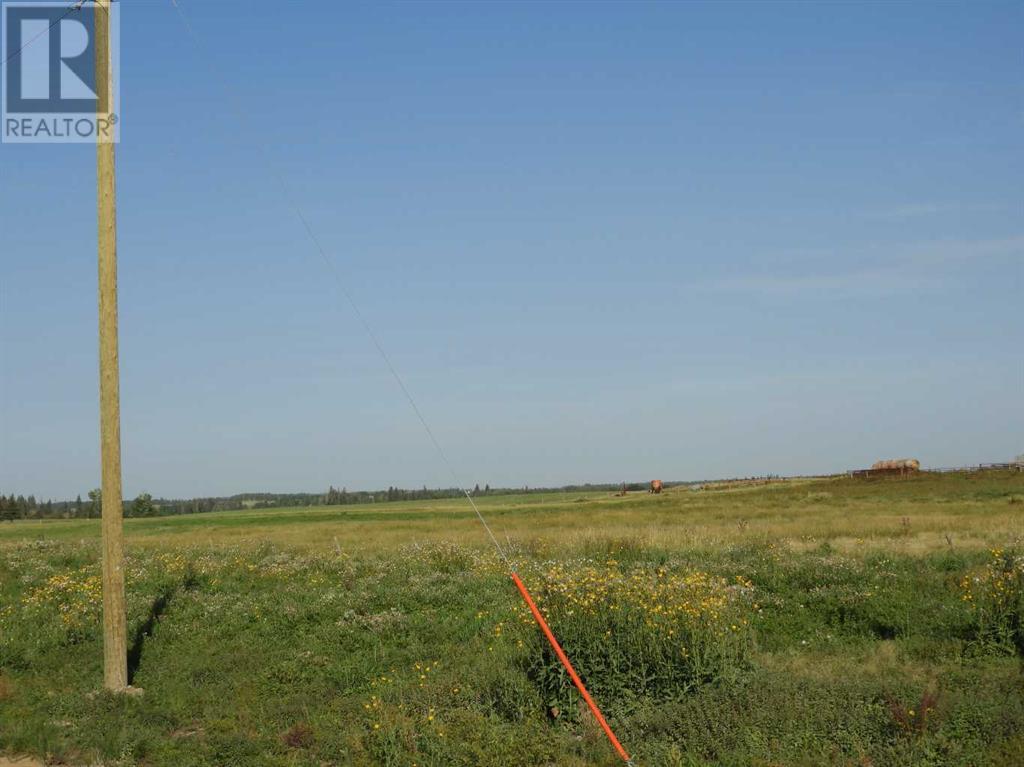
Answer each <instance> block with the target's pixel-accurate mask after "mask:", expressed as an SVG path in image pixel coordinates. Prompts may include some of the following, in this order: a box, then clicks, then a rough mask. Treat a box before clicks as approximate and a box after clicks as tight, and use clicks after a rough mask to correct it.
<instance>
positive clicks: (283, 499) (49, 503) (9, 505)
mask: <svg viewBox="0 0 1024 767" xmlns="http://www.w3.org/2000/svg"><path fill="white" fill-rule="evenodd" d="M642 486H643V485H642V484H640V483H631V484H630V485H629V487H630V489H639V488H641V487H642ZM621 487H622V484H621V483H608V484H584V485H564V486H562V487H537V488H531V487H528V486H524V487H515V488H512V487H502V488H492V487H491V486H490V485H489V484H485V485H484V486H483V487H482V488H481V487H480V485H479V484H478V485H475V486H474V487H473V489H472V490H470V491H469V494H470V495H471V496H473V497H481V496H490V495H513V494H523V493H551V492H564V493H574V492H576V493H580V492H595V491H614V490H619V489H620V488H621ZM464 495H465V492H464V491H463V490H461V489H460V488H457V487H448V488H433V489H430V488H427V487H426V486H423V487H422V488H420V489H412V490H408V489H405V488H400V487H396V486H389V487H388V488H387V489H386V490H348V489H347V488H344V487H342V488H340V489H339V488H336V487H334V486H333V485H331V486H330V487H329V488H328V490H327V492H326V493H240V494H238V495H231V496H223V497H206V498H187V499H182V498H177V499H175V498H154V497H153V496H152V495H150V494H149V493H140V494H139V495H138V496H136V497H135V498H134V499H131V500H126V501H125V503H124V514H125V516H126V517H157V516H159V517H166V516H175V515H178V514H200V513H205V512H210V511H242V510H245V509H273V508H284V507H291V506H344V505H348V504H366V503H393V502H396V501H423V500H443V499H447V498H461V497H463V496H464ZM102 507H103V495H102V493H101V491H100V490H99V488H96V489H94V490H90V491H89V492H88V493H86V498H85V499H83V498H82V496H81V495H78V496H77V497H76V498H75V499H74V500H56V501H55V500H46V501H42V500H40V499H38V498H36V496H34V495H29V496H24V495H18V496H15V495H14V494H13V493H12V494H10V495H3V494H2V493H0V522H4V521H10V520H15V519H94V518H95V519H98V518H99V517H100V512H101V509H102Z"/></svg>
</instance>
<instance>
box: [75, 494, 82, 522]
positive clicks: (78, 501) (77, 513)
mask: <svg viewBox="0 0 1024 767" xmlns="http://www.w3.org/2000/svg"><path fill="white" fill-rule="evenodd" d="M75 516H76V517H80V516H82V494H81V493H79V494H78V497H77V498H75Z"/></svg>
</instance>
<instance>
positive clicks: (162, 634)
mask: <svg viewBox="0 0 1024 767" xmlns="http://www.w3.org/2000/svg"><path fill="white" fill-rule="evenodd" d="M481 506H482V508H483V510H484V512H485V513H486V514H487V515H488V518H489V519H490V520H491V523H492V526H493V527H494V530H495V533H496V534H497V535H498V537H499V538H500V539H501V540H502V541H504V542H506V544H507V546H508V547H509V550H510V551H511V553H512V555H513V558H514V560H515V562H516V565H517V568H518V569H519V571H520V573H521V574H522V576H523V578H524V580H525V581H526V582H527V584H528V585H529V587H530V588H531V589H532V590H533V591H534V592H535V596H536V597H537V600H538V602H539V603H540V605H541V606H542V608H543V609H544V610H545V611H546V612H547V614H548V618H549V621H550V622H551V625H552V628H553V629H554V630H555V632H556V633H557V634H559V636H560V637H561V638H562V639H563V643H564V645H565V647H566V650H567V651H568V652H569V654H570V656H571V657H573V659H574V661H575V662H576V665H577V667H578V669H579V670H580V672H581V674H582V675H583V676H584V678H585V680H586V681H587V684H588V685H589V686H590V687H591V690H592V692H593V693H594V694H595V697H596V698H597V699H598V701H599V702H600V703H601V705H602V707H603V708H604V709H605V712H606V714H607V715H608V717H609V719H610V720H611V722H612V724H613V726H614V727H615V729H616V731H617V732H618V734H619V736H620V738H621V739H622V741H623V742H624V744H625V745H626V746H627V748H629V749H630V750H631V751H633V752H634V755H635V757H636V759H637V763H638V764H639V765H764V766H765V767H767V766H768V765H857V766H858V767H865V766H866V765H978V766H980V765H1020V764H1024V756H1022V754H1024V673H1022V658H1024V626H1022V615H1024V558H1022V556H1021V554H1022V553H1024V544H1022V540H1024V475H1021V474H1008V473H1001V474H997V473H988V474H986V473H976V474H970V475H941V476H938V475H936V476H933V475H922V476H920V477H918V478H913V479H908V480H902V481H893V480H887V481H863V480H858V481H854V480H848V479H837V480H805V481H801V480H794V481H787V482H780V483H774V484H771V485H766V486H744V485H732V486H729V485H720V486H711V487H708V488H706V489H700V490H692V489H689V488H676V489H673V490H671V491H668V492H666V493H664V494H662V495H661V496H648V495H646V494H635V495H629V496H627V497H625V498H615V497H609V496H608V495H604V494H602V495H578V494H569V495H565V494H549V495H543V496H539V495H523V496H503V497H487V498H483V499H481ZM126 530H127V535H128V544H129V562H128V572H127V579H128V600H129V637H130V640H131V645H132V651H131V653H130V658H129V664H130V669H131V674H132V681H133V684H135V685H136V686H139V687H142V688H144V690H145V693H144V695H142V696H141V697H112V696H109V695H106V694H104V693H102V692H100V691H99V690H98V687H99V681H100V678H101V669H100V662H101V651H100V637H99V604H100V600H99V564H98V553H99V547H98V535H99V526H98V522H97V521H47V522H19V523H9V524H4V525H0V753H4V752H6V753H7V754H9V755H15V754H29V755H33V756H35V757H36V758H38V759H40V760H44V761H50V762H53V763H61V764H74V765H85V764H96V763H103V764H119V765H121V764H123V765H134V764H139V765H333V764H338V765H402V766H403V767H408V766H410V765H417V767H421V766H425V765H430V766H433V767H441V766H442V765H443V766H445V767H447V766H448V765H466V766H467V767H471V766H476V765H494V766H496V767H497V766H498V765H613V764H616V763H618V762H617V758H616V756H615V754H614V752H612V750H611V749H610V747H609V746H608V744H607V743H606V742H605V741H604V739H603V736H602V734H601V733H600V731H599V730H598V729H597V728H596V726H595V723H594V722H593V721H592V719H591V718H590V717H589V715H588V714H587V713H586V712H585V710H583V709H581V707H580V705H579V701H578V700H577V698H576V696H575V694H574V693H573V692H572V690H571V689H570V688H569V687H568V686H567V681H566V680H565V678H564V677H563V675H562V673H561V672H560V669H559V667H558V665H557V662H555V661H554V659H553V658H552V657H551V655H550V653H549V652H548V651H547V650H546V649H545V646H544V644H543V642H542V639H541V637H540V636H539V634H538V632H537V630H536V628H535V627H534V626H533V624H532V623H531V621H530V620H529V616H528V614H527V613H526V612H525V610H524V608H523V607H522V605H521V604H520V603H519V601H518V599H517V595H516V592H515V589H514V588H513V586H512V584H511V583H510V581H509V579H508V578H507V576H506V575H505V573H504V571H503V568H502V566H501V563H500V562H499V561H498V560H497V558H496V557H495V555H494V554H493V552H491V551H489V550H488V548H487V547H486V545H485V544H486V540H485V538H484V536H483V533H482V531H481V529H480V528H479V525H478V523H477V522H476V520H475V518H474V516H473V514H472V511H471V510H469V509H468V508H467V504H465V502H459V501H444V502H432V503H424V502H420V503H407V504H406V503H393V504H378V505H376V506H374V505H367V506H346V507H334V508H317V509H289V510H276V509H275V510H262V511H249V512H220V513H214V514H204V515H194V516H186V517H169V518H156V519H133V520H128V521H127V522H126Z"/></svg>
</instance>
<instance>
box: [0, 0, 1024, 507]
mask: <svg viewBox="0 0 1024 767" xmlns="http://www.w3.org/2000/svg"><path fill="white" fill-rule="evenodd" d="M181 4H182V7H183V8H184V9H185V11H186V13H188V15H189V16H190V18H191V21H192V24H193V25H194V28H195V30H196V33H197V35H198V36H199V37H200V38H202V39H203V41H204V43H203V45H204V48H203V49H202V50H201V51H197V50H196V49H195V48H194V47H193V45H192V43H191V42H190V39H189V38H188V37H187V35H186V33H185V32H184V30H183V28H182V25H181V23H180V20H179V19H178V17H177V16H176V15H175V14H174V11H173V9H172V7H171V5H170V2H169V0H167V2H156V1H153V2H145V3H134V2H133V3H129V2H125V3H123V8H122V19H121V38H122V39H121V50H122V84H121V97H122V114H123V122H122V130H123V133H122V143H121V144H120V145H119V147H118V173H119V177H118V184H119V187H118V192H119V238H120V239H119V249H120V252H119V258H120V289H121V294H120V302H121V354H122V397H123V424H122V433H123V443H124V473H125V479H124V483H125V492H126V494H127V495H128V496H133V495H135V494H137V493H138V492H140V491H148V492H151V493H153V494H154V495H167V496H191V495H202V494H228V493H233V492H240V491H245V490H278V491H284V490H319V489H326V487H327V486H328V484H334V485H336V486H342V485H344V486H347V487H349V488H370V487H381V486H387V485H392V484H394V485H401V486H420V485H423V484H426V485H430V486H436V485H448V484H450V480H449V477H448V475H447V473H446V471H445V469H444V467H443V465H441V464H440V462H439V460H438V458H437V456H436V454H434V452H433V449H432V447H431V445H430V443H429V441H428V439H427V437H426V435H425V434H424V433H423V430H422V427H421V426H420V424H419V422H418V421H417V420H416V418H415V416H414V414H413V413H412V411H411V410H410V408H409V406H408V403H407V402H406V401H405V400H404V399H403V397H402V394H401V391H400V390H399V389H398V387H397V386H396V385H395V383H394V381H393V380H392V379H391V378H390V374H389V373H388V371H387V368H386V367H385V365H384V364H383V362H382V360H381V359H380V357H379V356H378V354H377V352H376V350H375V349H374V347H373V345H372V343H371V342H370V340H369V339H368V338H367V336H366V334H365V333H364V331H363V329H362V327H361V326H360V325H359V323H358V321H357V320H356V318H355V317H354V316H353V314H352V312H351V310H350V309H349V308H348V307H347V306H346V304H345V303H344V301H343V299H342V298H341V297H340V294H339V291H338V288H337V285H336V283H335V282H334V281H333V277H332V276H331V272H330V271H329V270H328V269H327V268H326V267H325V265H324V263H323V262H322V260H320V257H319V255H318V254H317V253H316V251H315V250H314V249H313V248H312V247H311V245H310V243H309V242H308V240H307V239H306V236H305V234H304V232H303V230H302V227H301V224H300V223H299V221H298V220H297V219H296V217H295V215H294V214H293V212H292V211H291V210H290V209H289V207H288V206H287V204H286V203H285V201H284V199H283V197H282V193H281V190H280V187H279V186H278V185H277V182H276V181H275V177H274V171H273V170H272V169H274V168H276V169H278V171H279V172H280V174H281V175H282V176H283V177H284V178H285V179H286V180H287V183H288V184H289V185H290V186H291V187H292V189H293V190H294V191H293V193H294V196H295V198H296V200H297V202H298V204H299V205H300V206H301V208H302V209H303V211H304V212H305V215H306V217H307V218H308V220H309V221H310V224H311V226H312V227H313V229H314V230H315V231H316V234H317V236H318V237H319V239H320V240H321V241H322V242H323V244H324V246H325V248H326V249H327V251H328V252H329V254H330V255H331V257H332V259H333V260H334V261H335V263H336V264H337V267H338V270H339V271H340V273H341V274H342V275H343V276H344V279H345V283H346V286H347V288H348V290H349V291H350V292H351V294H352V295H353V296H354V297H355V300H356V302H357V303H358V304H359V306H360V308H361V310H362V312H363V313H364V315H365V316H366V317H367V319H368V321H369V322H370V324H371V325H372V326H373V327H374V329H375V331H376V332H377V334H378V336H379V337H380V339H381V341H382V343H383V344H384V346H385V347H386V348H387V350H388V352H389V353H390V355H391V357H392V358H393V361H394V363H395V365H396V367H397V368H398V370H399V371H400V372H401V373H402V375H403V376H404V378H405V381H406V383H407V385H408V387H409V388H410V390H411V391H412V392H413V394H414V396H415V397H416V398H417V400H418V402H419V405H420V408H421V409H422V411H423V412H424V414H425V416H426V417H427V419H428V420H429V421H430V423H431V425H432V426H433V429H434V431H435V433H436V434H437V436H438V439H439V440H440V441H441V443H442V444H443V445H444V446H445V449H446V450H447V452H448V454H449V455H450V457H451V459H452V462H453V463H454V464H455V466H456V468H457V469H458V471H459V473H460V474H461V476H462V477H463V479H464V481H465V482H466V483H469V484H473V483H474V482H479V483H481V484H483V483H485V482H486V483H490V484H492V485H523V484H529V485H531V486H538V485H549V484H563V483H569V482H583V481H619V480H621V479H631V480H633V479H636V480H642V479H647V478H651V477H654V476H659V477H662V478H665V479H687V478H702V477H715V476H734V475H749V474H764V473H768V472H772V473H781V474H792V473H800V472H826V471H841V470H845V469H848V468H853V467H860V466H864V465H867V464H870V463H871V462H872V461H874V460H876V459H878V458H888V457H902V456H915V457H918V458H920V459H921V461H922V462H923V463H924V464H925V465H930V466H941V465H959V464H965V463H971V462H978V461H995V460H1007V459H1009V458H1010V457H1012V456H1013V455H1015V454H1016V453H1020V452H1024V404H1022V403H1024V356H1022V351H1021V350H1022V348H1024V322H1022V314H1024V313H1022V309H1021V307H1022V301H1021V288H1022V279H1021V278H1022V269H1024V266H1022V265H1024V219H1022V212H1024V211H1022V199H1021V178H1022V172H1024V162H1022V160H1024V154H1022V149H1024V140H1022V136H1024V99H1022V95H1024V87H1022V80H1021V74H1022V72H1021V69H1022V60H1021V51H1020V36H1019V33H1020V30H1021V29H1022V28H1024V6H1021V5H1020V4H980V3H970V4H962V5H956V4H941V5H924V4H881V3H873V4H864V5H853V4H845V5H843V4H839V5H837V4H828V5H827V6H826V5H801V4H782V5H770V4H767V3H756V4H739V3H731V4H683V3H678V4H660V5H658V4H611V3H603V4H594V5H588V6H583V5H579V4H560V5H556V4H551V5H549V4H542V3H521V4H494V3H488V4H470V3H464V4H450V5H447V4H446V5H436V4H429V3H408V4H400V5H394V4H360V5H345V4H337V3H326V2H324V3H313V2H303V3H259V4H256V5H254V4H252V3H251V2H249V3H235V2H226V1H223V0H222V1H220V2H217V3H198V2H194V1H193V2H189V1H188V0H181ZM94 162H95V161H94V155H93V149H92V147H90V146H87V145H85V146H82V145H79V146H24V145H4V146H2V147H0V229H2V240H0V242H2V245H0V490H2V491H4V492H11V491H14V492H23V493H26V494H27V493H30V492H31V493H35V494H36V495H41V496H44V497H45V496H53V497H64V496H73V495H74V494H76V493H79V492H81V493H83V494H84V493H85V492H86V491H87V490H88V489H89V488H91V487H95V486H97V485H98V484H99V451H98V406H97V398H98V392H97V390H98V384H97V369H96V368H97V361H96V358H97V349H96V344H97V342H96V266H95V261H96V256H95V234H96V224H95V203H94V194H95V187H94V184H95V165H94Z"/></svg>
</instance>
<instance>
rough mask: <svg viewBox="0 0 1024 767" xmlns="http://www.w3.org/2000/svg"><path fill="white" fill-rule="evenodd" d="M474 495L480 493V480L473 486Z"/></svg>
mask: <svg viewBox="0 0 1024 767" xmlns="http://www.w3.org/2000/svg"><path fill="white" fill-rule="evenodd" d="M473 495H480V483H479V482H478V483H477V484H476V485H475V486H474V487H473Z"/></svg>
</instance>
